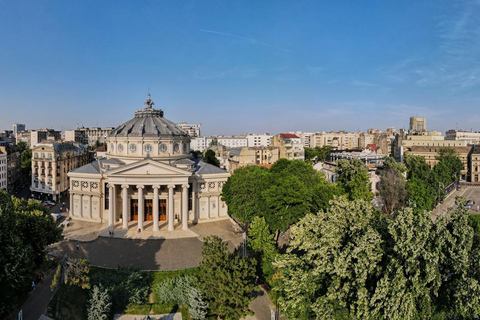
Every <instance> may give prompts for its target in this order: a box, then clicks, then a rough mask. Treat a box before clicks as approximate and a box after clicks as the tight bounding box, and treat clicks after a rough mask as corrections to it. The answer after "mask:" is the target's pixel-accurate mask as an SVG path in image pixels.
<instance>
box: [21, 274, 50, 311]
mask: <svg viewBox="0 0 480 320" xmlns="http://www.w3.org/2000/svg"><path fill="white" fill-rule="evenodd" d="M53 273H54V272H53V271H51V272H49V273H48V274H46V275H45V277H44V280H43V282H41V283H39V284H37V287H36V288H35V290H34V291H32V293H30V296H29V297H28V299H27V301H25V303H24V304H23V306H22V310H23V320H38V319H39V318H40V316H41V315H42V314H44V313H47V306H48V303H49V302H50V300H51V299H52V298H53V295H54V294H55V291H54V292H51V291H50V284H51V283H52V278H53Z"/></svg>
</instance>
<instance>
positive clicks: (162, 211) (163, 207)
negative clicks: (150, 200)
mask: <svg viewBox="0 0 480 320" xmlns="http://www.w3.org/2000/svg"><path fill="white" fill-rule="evenodd" d="M159 201H160V206H159V216H160V217H159V218H160V221H166V220H167V199H159Z"/></svg>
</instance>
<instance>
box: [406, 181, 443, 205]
mask: <svg viewBox="0 0 480 320" xmlns="http://www.w3.org/2000/svg"><path fill="white" fill-rule="evenodd" d="M407 191H408V195H407V200H406V202H407V203H408V204H409V206H411V207H413V208H414V210H415V211H419V212H423V211H425V210H426V211H431V210H432V209H433V208H435V204H436V202H435V199H436V197H437V195H436V190H435V189H433V188H432V185H430V184H429V183H428V181H425V180H421V179H420V178H416V177H415V178H412V179H410V180H409V181H408V182H407Z"/></svg>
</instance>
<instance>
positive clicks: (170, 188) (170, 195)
mask: <svg viewBox="0 0 480 320" xmlns="http://www.w3.org/2000/svg"><path fill="white" fill-rule="evenodd" d="M173 188H175V185H173V184H170V185H168V231H173V230H175V227H174V226H173Z"/></svg>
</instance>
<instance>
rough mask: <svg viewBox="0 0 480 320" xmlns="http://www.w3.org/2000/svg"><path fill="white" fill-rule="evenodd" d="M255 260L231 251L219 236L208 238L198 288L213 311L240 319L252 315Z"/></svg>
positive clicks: (203, 250) (229, 318)
mask: <svg viewBox="0 0 480 320" xmlns="http://www.w3.org/2000/svg"><path fill="white" fill-rule="evenodd" d="M255 262H256V261H255V259H253V258H248V257H246V258H240V257H239V256H238V255H236V254H231V253H230V252H229V251H228V249H227V245H226V244H225V243H224V242H223V241H222V239H220V238H219V237H217V236H209V237H206V238H205V239H204V243H203V247H202V261H201V262H200V269H201V274H202V276H201V277H199V278H198V287H199V288H200V290H201V291H202V293H203V294H204V295H205V299H206V300H207V302H208V304H209V306H210V314H213V315H218V316H219V317H220V318H221V319H226V320H236V319H240V318H242V317H244V316H246V315H247V314H249V309H248V304H249V303H250V301H251V300H252V291H253V289H254V285H253V283H254V279H255Z"/></svg>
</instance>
